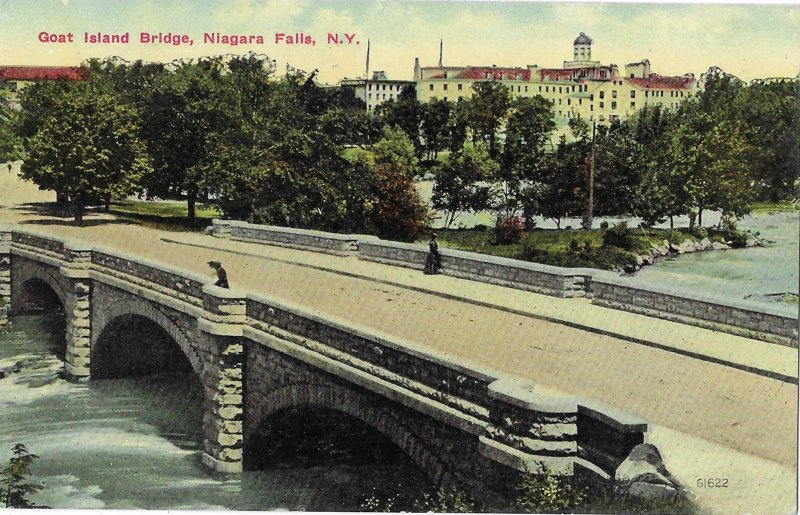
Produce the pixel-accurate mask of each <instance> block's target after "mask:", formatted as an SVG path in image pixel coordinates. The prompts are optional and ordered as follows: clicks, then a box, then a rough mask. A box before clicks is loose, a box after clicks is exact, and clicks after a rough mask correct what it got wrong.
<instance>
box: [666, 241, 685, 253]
mask: <svg viewBox="0 0 800 515" xmlns="http://www.w3.org/2000/svg"><path fill="white" fill-rule="evenodd" d="M669 251H670V252H671V253H673V254H683V250H681V246H680V245H676V244H674V243H670V244H669Z"/></svg>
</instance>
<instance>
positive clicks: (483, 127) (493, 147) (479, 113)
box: [464, 81, 511, 159]
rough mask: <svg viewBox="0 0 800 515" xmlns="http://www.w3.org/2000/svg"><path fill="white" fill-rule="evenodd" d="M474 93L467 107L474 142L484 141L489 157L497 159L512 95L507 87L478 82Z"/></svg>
mask: <svg viewBox="0 0 800 515" xmlns="http://www.w3.org/2000/svg"><path fill="white" fill-rule="evenodd" d="M472 89H473V91H474V93H473V95H472V98H470V99H469V100H468V101H467V102H466V105H465V113H464V114H465V117H466V119H467V123H468V124H469V127H470V129H472V140H473V142H475V143H477V142H478V141H482V142H483V143H485V144H486V145H488V148H489V156H490V157H491V158H492V159H496V158H497V157H498V155H499V145H498V136H499V133H500V128H501V127H502V125H503V123H504V122H505V119H506V116H507V114H508V110H509V108H510V107H511V94H510V92H509V90H508V88H507V87H505V86H504V85H502V84H501V83H499V82H494V81H488V82H476V83H475V84H473V85H472Z"/></svg>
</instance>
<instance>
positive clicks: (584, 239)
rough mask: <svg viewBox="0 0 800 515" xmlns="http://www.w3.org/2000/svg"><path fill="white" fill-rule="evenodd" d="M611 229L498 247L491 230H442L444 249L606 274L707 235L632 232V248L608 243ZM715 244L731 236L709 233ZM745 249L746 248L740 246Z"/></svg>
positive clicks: (544, 233)
mask: <svg viewBox="0 0 800 515" xmlns="http://www.w3.org/2000/svg"><path fill="white" fill-rule="evenodd" d="M606 231H607V229H592V230H584V229H564V230H556V229H534V230H532V231H527V232H524V233H523V235H522V239H521V240H520V241H519V242H518V243H510V244H500V243H496V242H495V241H494V240H495V236H494V233H493V231H492V230H491V229H488V228H475V229H449V230H445V229H443V230H441V231H439V232H438V234H439V242H440V244H441V246H442V247H445V248H452V249H459V250H466V251H470V252H477V253H479V254H488V255H491V256H500V257H507V258H512V259H521V260H524V261H531V262H534V263H543V264H547V265H554V266H562V267H590V268H601V269H605V270H614V269H619V268H623V269H624V268H631V267H633V266H634V265H635V264H636V261H637V257H638V256H640V255H645V254H649V252H650V248H651V246H653V245H658V246H663V245H664V241H665V240H666V241H668V242H669V243H674V244H680V243H682V242H684V241H686V240H689V241H697V240H699V239H702V238H703V237H704V236H705V234H703V232H697V231H694V232H689V231H688V230H687V229H682V230H669V229H648V230H647V231H646V232H645V231H643V230H641V229H633V228H631V229H629V230H628V231H627V234H629V235H630V241H629V244H627V245H624V248H623V247H620V246H616V245H611V244H609V243H607V242H606V240H607V238H606V237H605V234H606ZM706 232H707V233H708V234H707V235H708V238H709V239H710V240H712V241H728V240H729V239H731V238H732V235H731V234H730V233H727V232H717V231H712V230H707V231H706ZM739 246H742V245H739Z"/></svg>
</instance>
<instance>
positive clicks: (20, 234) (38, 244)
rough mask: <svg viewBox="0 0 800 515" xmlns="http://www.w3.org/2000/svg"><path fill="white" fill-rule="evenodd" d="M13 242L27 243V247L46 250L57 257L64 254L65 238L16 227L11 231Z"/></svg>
mask: <svg viewBox="0 0 800 515" xmlns="http://www.w3.org/2000/svg"><path fill="white" fill-rule="evenodd" d="M11 242H12V243H16V244H18V245H25V246H27V247H33V248H36V249H39V250H44V251H46V252H48V253H50V254H51V255H53V256H55V257H63V256H64V242H65V240H62V239H59V238H53V237H50V236H42V235H38V234H34V233H31V232H27V231H23V230H19V229H16V228H15V229H14V230H13V231H12V232H11Z"/></svg>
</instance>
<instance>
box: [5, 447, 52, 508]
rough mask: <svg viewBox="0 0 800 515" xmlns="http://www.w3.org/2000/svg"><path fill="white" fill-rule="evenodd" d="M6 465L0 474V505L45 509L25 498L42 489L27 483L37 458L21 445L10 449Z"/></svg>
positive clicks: (34, 484)
mask: <svg viewBox="0 0 800 515" xmlns="http://www.w3.org/2000/svg"><path fill="white" fill-rule="evenodd" d="M11 450H12V456H11V459H10V460H9V462H8V465H6V466H5V467H3V470H2V472H0V505H3V506H4V507H6V508H46V506H37V505H36V504H33V503H32V502H31V501H29V500H28V499H27V496H28V495H30V494H33V493H36V492H38V491H40V490H41V489H42V485H40V484H36V483H29V482H27V479H28V476H29V475H30V473H31V466H32V465H33V462H34V460H36V459H38V458H39V456H37V455H35V454H31V453H30V452H28V449H27V448H26V447H25V446H24V445H23V444H21V443H18V444H16V445H15V446H14V447H12V449H11Z"/></svg>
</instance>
